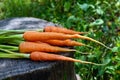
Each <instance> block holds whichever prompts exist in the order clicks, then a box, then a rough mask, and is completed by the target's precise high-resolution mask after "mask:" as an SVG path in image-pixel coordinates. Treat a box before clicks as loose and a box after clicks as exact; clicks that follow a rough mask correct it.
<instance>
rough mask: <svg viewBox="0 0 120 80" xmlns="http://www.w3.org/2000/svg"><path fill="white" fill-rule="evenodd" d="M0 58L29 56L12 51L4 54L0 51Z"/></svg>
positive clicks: (28, 56) (28, 55)
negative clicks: (12, 52)
mask: <svg viewBox="0 0 120 80" xmlns="http://www.w3.org/2000/svg"><path fill="white" fill-rule="evenodd" d="M0 58H28V59H29V58H30V54H20V53H14V54H5V53H0Z"/></svg>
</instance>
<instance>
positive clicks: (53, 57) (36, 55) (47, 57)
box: [0, 51, 104, 65]
mask: <svg viewBox="0 0 120 80" xmlns="http://www.w3.org/2000/svg"><path fill="white" fill-rule="evenodd" d="M9 52H10V54H8V53H9ZM0 58H15V59H16V58H18V59H19V58H26V59H31V60H33V61H70V62H79V63H82V64H93V65H104V64H97V63H93V62H88V61H82V60H77V59H74V58H70V57H66V56H62V55H57V54H49V53H45V52H38V51H35V52H31V53H30V54H23V53H15V52H11V51H7V53H5V52H4V53H0Z"/></svg>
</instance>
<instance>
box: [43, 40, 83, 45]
mask: <svg viewBox="0 0 120 80" xmlns="http://www.w3.org/2000/svg"><path fill="white" fill-rule="evenodd" d="M43 42H45V43H48V44H50V45H54V46H85V44H83V43H80V42H76V41H73V40H70V39H67V40H55V39H54V40H53V39H52V40H45V41H43Z"/></svg>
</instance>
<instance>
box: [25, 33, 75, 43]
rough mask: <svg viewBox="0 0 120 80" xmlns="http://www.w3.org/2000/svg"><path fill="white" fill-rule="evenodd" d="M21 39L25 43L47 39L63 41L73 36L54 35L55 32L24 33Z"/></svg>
mask: <svg viewBox="0 0 120 80" xmlns="http://www.w3.org/2000/svg"><path fill="white" fill-rule="evenodd" d="M23 38H24V39H25V40H27V41H44V40H49V39H60V40H65V39H70V38H74V35H68V34H63V33H55V32H37V31H26V32H25V33H24V34H23Z"/></svg>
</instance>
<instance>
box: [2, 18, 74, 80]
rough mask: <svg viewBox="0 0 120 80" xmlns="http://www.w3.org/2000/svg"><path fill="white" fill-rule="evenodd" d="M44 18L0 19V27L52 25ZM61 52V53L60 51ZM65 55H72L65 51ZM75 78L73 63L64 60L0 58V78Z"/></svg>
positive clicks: (31, 79) (32, 27)
mask: <svg viewBox="0 0 120 80" xmlns="http://www.w3.org/2000/svg"><path fill="white" fill-rule="evenodd" d="M54 25H56V24H53V23H51V22H47V21H45V20H41V19H37V18H31V17H29V18H28V17H22V18H11V19H6V20H1V21H0V29H6V30H10V29H14V30H20V29H32V30H33V29H38V28H40V29H42V28H44V27H45V26H54ZM60 54H62V53H60ZM65 55H66V56H71V57H72V56H73V54H71V53H66V54H65ZM2 79H10V80H76V77H75V71H74V64H73V63H72V62H65V61H52V62H49V61H41V62H40V61H38V62H35V61H30V60H28V59H22V60H21V59H0V80H2Z"/></svg>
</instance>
